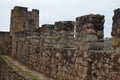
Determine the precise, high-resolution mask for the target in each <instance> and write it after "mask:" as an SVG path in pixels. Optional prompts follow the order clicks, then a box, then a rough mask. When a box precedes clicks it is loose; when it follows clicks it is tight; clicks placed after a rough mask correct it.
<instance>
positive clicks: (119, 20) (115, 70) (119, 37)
mask: <svg viewBox="0 0 120 80" xmlns="http://www.w3.org/2000/svg"><path fill="white" fill-rule="evenodd" d="M111 35H112V37H113V38H112V47H113V53H112V56H111V59H112V60H111V64H112V67H111V76H113V80H115V79H116V80H117V79H120V9H116V10H114V16H113V24H112V33H111Z"/></svg>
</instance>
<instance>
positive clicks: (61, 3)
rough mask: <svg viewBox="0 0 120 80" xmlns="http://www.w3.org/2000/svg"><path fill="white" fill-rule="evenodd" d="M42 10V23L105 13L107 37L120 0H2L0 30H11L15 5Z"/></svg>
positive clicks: (52, 22) (0, 3)
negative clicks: (11, 17)
mask: <svg viewBox="0 0 120 80" xmlns="http://www.w3.org/2000/svg"><path fill="white" fill-rule="evenodd" d="M16 5H17V6H25V7H28V8H29V10H31V9H33V8H34V9H39V10H40V25H42V24H54V22H56V21H64V20H74V21H75V18H76V17H78V16H82V15H86V14H101V15H105V25H104V26H105V30H104V32H105V33H104V34H105V37H110V35H111V27H112V16H113V10H114V9H117V8H120V0H0V19H1V20H0V31H9V27H10V11H11V9H12V8H13V7H14V6H16Z"/></svg>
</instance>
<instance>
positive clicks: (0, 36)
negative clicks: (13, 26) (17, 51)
mask: <svg viewBox="0 0 120 80" xmlns="http://www.w3.org/2000/svg"><path fill="white" fill-rule="evenodd" d="M11 41H12V40H11V36H10V33H9V32H0V54H11V47H12V46H11Z"/></svg>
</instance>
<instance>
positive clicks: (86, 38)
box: [12, 14, 111, 80]
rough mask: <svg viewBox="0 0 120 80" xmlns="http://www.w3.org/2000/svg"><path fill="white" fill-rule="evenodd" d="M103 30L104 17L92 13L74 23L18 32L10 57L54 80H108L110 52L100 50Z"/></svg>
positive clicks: (65, 22)
mask: <svg viewBox="0 0 120 80" xmlns="http://www.w3.org/2000/svg"><path fill="white" fill-rule="evenodd" d="M75 23H76V24H75ZM75 25H76V33H75V32H74V26H75ZM103 28H104V16H102V15H93V14H91V15H85V16H81V17H77V18H76V22H73V21H59V22H55V25H50V24H49V25H48V24H46V25H42V27H41V28H39V29H33V30H25V31H19V32H16V33H15V36H14V41H15V42H14V44H15V45H14V48H15V49H14V52H12V54H13V53H14V54H13V57H14V58H16V59H17V60H19V62H21V63H23V64H24V65H26V66H29V68H31V69H34V70H36V71H39V72H41V73H43V74H46V75H48V76H51V77H53V78H55V79H57V80H96V79H97V80H100V79H102V80H104V79H105V80H107V79H108V77H109V75H108V72H109V66H110V64H109V62H110V56H111V53H107V52H104V51H103V41H104V40H103V37H104V34H103Z"/></svg>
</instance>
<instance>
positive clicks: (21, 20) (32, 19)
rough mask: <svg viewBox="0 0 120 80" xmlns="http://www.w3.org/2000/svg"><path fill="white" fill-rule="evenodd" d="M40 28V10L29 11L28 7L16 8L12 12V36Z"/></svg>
mask: <svg viewBox="0 0 120 80" xmlns="http://www.w3.org/2000/svg"><path fill="white" fill-rule="evenodd" d="M38 27H39V10H36V9H33V10H32V11H28V9H27V7H20V6H15V7H14V9H12V10H11V24H10V35H11V36H12V35H14V34H13V33H14V32H18V31H22V30H31V29H33V28H38Z"/></svg>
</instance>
